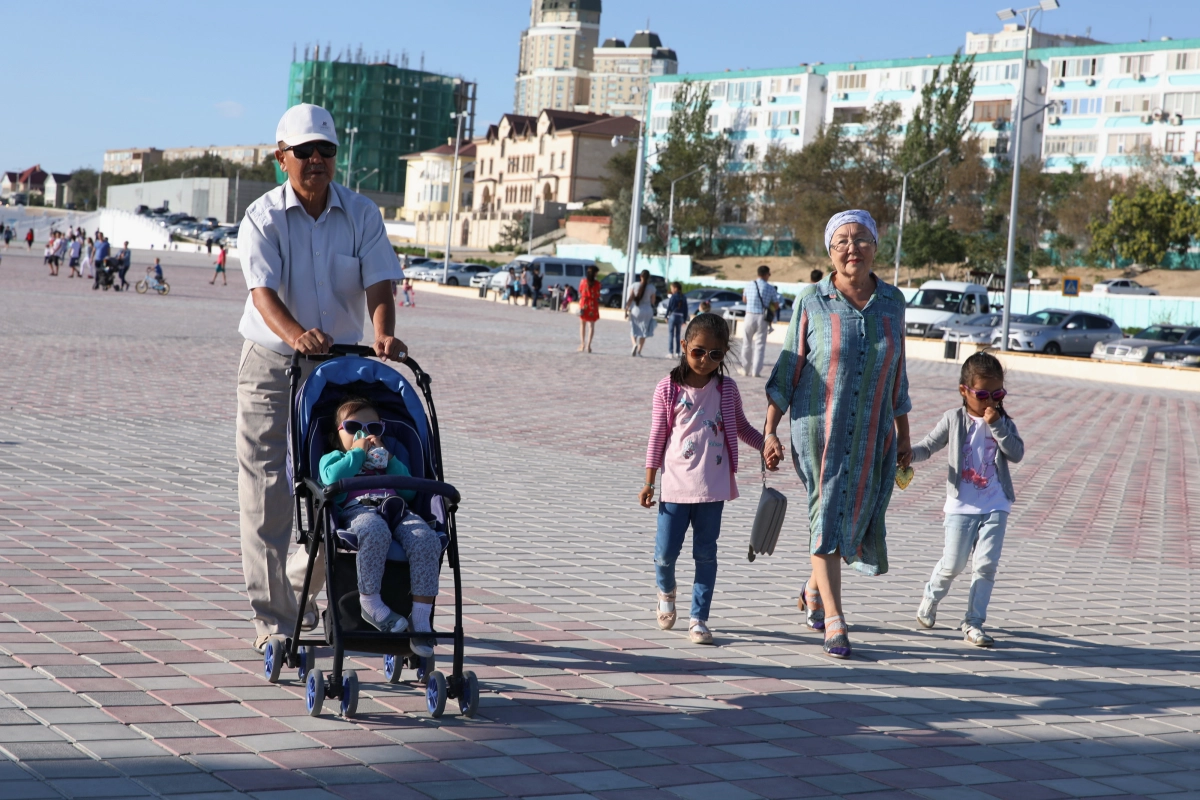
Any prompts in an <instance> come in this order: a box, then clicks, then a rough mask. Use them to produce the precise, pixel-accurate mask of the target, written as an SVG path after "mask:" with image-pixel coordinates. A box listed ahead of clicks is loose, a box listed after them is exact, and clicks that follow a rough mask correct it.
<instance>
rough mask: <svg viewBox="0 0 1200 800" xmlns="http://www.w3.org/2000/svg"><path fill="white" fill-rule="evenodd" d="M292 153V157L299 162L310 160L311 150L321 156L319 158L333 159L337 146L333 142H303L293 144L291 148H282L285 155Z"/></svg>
mask: <svg viewBox="0 0 1200 800" xmlns="http://www.w3.org/2000/svg"><path fill="white" fill-rule="evenodd" d="M288 150H291V151H292V155H294V156H295V157H296V158H298V159H300V160H301V161H308V160H309V159H310V158H312V154H313V150H316V151H317V152H318V153H320V154H321V158H333V157H334V156H336V155H337V145H336V144H334V143H333V142H305V143H304V144H295V145H292V146H291V147H285V148H283V151H284V152H285V153H286V152H287V151H288Z"/></svg>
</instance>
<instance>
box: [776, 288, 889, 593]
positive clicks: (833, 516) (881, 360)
mask: <svg viewBox="0 0 1200 800" xmlns="http://www.w3.org/2000/svg"><path fill="white" fill-rule="evenodd" d="M875 280H876V289H875V294H873V295H872V296H871V299H870V300H869V301H868V302H867V305H866V306H865V307H863V309H862V311H859V310H858V309H856V308H855V307H854V306H852V305H851V304H850V303H849V302H847V301H846V299H845V298H844V297H843V296H842V294H841V292H839V291H838V290H837V289H836V288H834V286H833V277H832V275H830V276H829V277H826V278H825V279H824V280H822V281H821V282H820V283H818V284H817V285H815V286H812V287H809V288H807V289H805V290H804V291H802V292H801V293H800V295H799V296H798V297H797V298H796V302H795V305H794V311H793V314H792V322H791V325H789V327H788V332H787V338H786V339H785V340H784V345H783V352H782V353H780V355H779V361H778V362H776V364H775V369H774V370H773V371H772V373H771V378H770V380H769V381H768V382H767V398H768V399H769V400H770V401H771V402H772V403H773V404H774V405H775V406H777V407H778V408H779V409H780V410H781V411H784V412H787V411H788V410H789V409H790V410H791V430H792V462H793V463H794V464H795V467H796V472H797V473H798V474H799V476H800V479H801V480H802V481H803V482H804V486H805V488H807V490H808V518H809V550H810V552H812V553H813V554H832V553H835V552H837V553H841V555H842V558H843V559H844V560H845V561H846V562H847V563H848V564H850V565H851V566H853V567H854V568H855V569H857V570H859V571H860V572H863V573H866V574H867V575H882V574H883V573H885V572H887V569H888V562H887V544H886V536H887V528H886V526H885V524H884V515H885V513H886V511H887V507H888V502H889V501H890V500H891V497H892V487H893V485H894V482H895V476H896V434H895V425H894V423H893V420H894V419H895V417H898V416H900V415H902V414H907V413H908V412H909V410H910V409H911V408H912V403H911V402H910V401H909V397H908V374H907V372H906V370H905V363H904V295H903V294H902V293H901V292H900V291H899V290H898V289H896V288H895V287H894V286H890V285H889V284H886V283H884V282H883V281H882V280H880V279H879V278H876V279H875Z"/></svg>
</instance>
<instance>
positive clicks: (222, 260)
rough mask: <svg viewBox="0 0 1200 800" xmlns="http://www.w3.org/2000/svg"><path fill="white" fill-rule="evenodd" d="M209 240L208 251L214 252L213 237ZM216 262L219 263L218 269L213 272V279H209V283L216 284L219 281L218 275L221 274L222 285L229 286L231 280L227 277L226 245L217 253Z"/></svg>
mask: <svg viewBox="0 0 1200 800" xmlns="http://www.w3.org/2000/svg"><path fill="white" fill-rule="evenodd" d="M208 241H209V244H210V247H209V249H208V251H209V252H210V253H211V252H212V247H211V244H212V239H209V240H208ZM215 263H216V265H217V271H216V272H214V273H213V276H212V280H211V281H209V284H210V285H215V284H216V282H217V276H218V275H220V276H221V285H222V286H228V285H229V281H228V280H227V279H226V278H225V248H224V247H222V248H221V250H220V251H219V252H218V253H217V260H216V262H215Z"/></svg>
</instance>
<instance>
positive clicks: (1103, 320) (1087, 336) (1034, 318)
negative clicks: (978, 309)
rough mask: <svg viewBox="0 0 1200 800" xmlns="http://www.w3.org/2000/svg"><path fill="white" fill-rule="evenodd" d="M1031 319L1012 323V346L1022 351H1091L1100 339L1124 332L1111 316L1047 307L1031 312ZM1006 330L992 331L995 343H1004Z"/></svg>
mask: <svg viewBox="0 0 1200 800" xmlns="http://www.w3.org/2000/svg"><path fill="white" fill-rule="evenodd" d="M1029 317H1030V319H1028V320H1027V321H1025V322H1019V323H1016V324H1014V325H1011V326H1010V328H1009V337H1008V346H1009V349H1011V350H1015V351H1016V352H1018V353H1045V354H1046V355H1049V356H1057V355H1081V356H1086V355H1090V354H1091V352H1092V349H1093V348H1094V347H1095V346H1096V343H1097V342H1106V341H1108V340H1110V339H1116V338H1119V337H1120V336H1121V329H1120V328H1119V327H1118V326H1117V323H1116V322H1114V321H1113V320H1112V319H1110V318H1109V317H1104V316H1101V315H1099V314H1088V313H1085V312H1083V311H1068V310H1066V309H1062V308H1046V309H1042V310H1041V311H1038V312H1036V313H1034V314H1030V315H1029ZM1001 335H1002V331H1000V330H996V331H994V332H993V333H992V346H993V347H999V346H1000V337H1001Z"/></svg>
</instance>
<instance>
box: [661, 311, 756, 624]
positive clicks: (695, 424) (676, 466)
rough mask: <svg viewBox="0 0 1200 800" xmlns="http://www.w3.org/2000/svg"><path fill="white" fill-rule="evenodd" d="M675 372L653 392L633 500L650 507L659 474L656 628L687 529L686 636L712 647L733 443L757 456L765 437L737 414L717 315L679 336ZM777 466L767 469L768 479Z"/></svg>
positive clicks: (671, 603)
mask: <svg viewBox="0 0 1200 800" xmlns="http://www.w3.org/2000/svg"><path fill="white" fill-rule="evenodd" d="M681 344H682V346H683V356H682V357H681V358H680V360H679V366H678V367H676V368H675V369H673V370H671V374H670V375H668V376H667V377H665V378H663V379H662V380H661V381H659V384H658V387H657V388H656V389H655V390H654V411H653V419H652V422H651V425H650V444H649V445H648V446H647V448H646V483H645V485H644V486H643V487H642V491H641V492H640V493H639V495H638V501H639V502H640V503H641V504H642V506H643V507H644V508H652V507H653V506H654V477H655V474H656V473H657V472H658V470H659V469H662V492H661V494H660V495H659V499H660V500H661V501H662V502H661V503H660V504H659V508H658V536H657V539H656V540H655V544H654V565H655V571H656V573H657V575H656V577H657V583H658V607H657V615H658V627H660V628H662V629H663V630H670V629H671V628H672V627H674V625H675V619H676V614H675V560H676V559H677V558H678V557H679V551H680V550H681V549H683V537H684V534H686V533H687V529H688V526H689V525H691V528H692V558H693V559H695V562H696V579H695V581H693V583H692V618H691V622H690V623H689V625H688V634H689V637H690V638H691V640H692V641H693V642H695V643H696V644H712V640H713V637H712V632H711V631H709V629H708V612H709V608H710V606H711V605H712V596H713V584H714V583H715V582H716V578H717V537H718V536H720V535H721V512H722V511H723V510H724V507H725V501H726V500H736V499H737V496H738V490H737V481H736V479H735V478H734V474H735V473H736V472H737V468H738V439H739V438H740V439H741V440H742V441H743V442H745V443H746V444H748V445H750V446H751V447H753V448H754V449H755V450H757V451H759V452H761V451H762V449H763V436H762V434H761V433H759V431H758V430H757V429H756V428H755V427H754V426H753V425H751V424H750V422H749V421H748V420H747V419H746V415H745V414H744V413H743V412H742V396H741V394H740V393H739V392H738V387H737V384H736V383H734V381H733V378H730V377H728V374H727V370H726V368H725V357H726V355H727V354H728V353H729V325H728V324H727V323H726V322H725V320H724V319H722V318H721V317H719V316H717V315H716V314H699V315H697V316H696V317H695V318H693V319H692V321H691V323H689V324H688V326H687V330H686V331H685V332H684V334H683V341H682V343H681ZM777 463H778V458H772V459H771V461H770V462H769V463H768V464H767V468H768V469H770V470H772V471H774V470H775V468H776V465H777Z"/></svg>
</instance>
